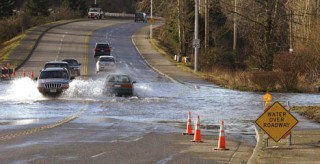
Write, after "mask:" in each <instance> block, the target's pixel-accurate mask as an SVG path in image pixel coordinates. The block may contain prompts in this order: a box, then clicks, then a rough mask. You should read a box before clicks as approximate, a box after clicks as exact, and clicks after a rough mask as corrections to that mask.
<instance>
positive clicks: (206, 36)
mask: <svg viewBox="0 0 320 164" xmlns="http://www.w3.org/2000/svg"><path fill="white" fill-rule="evenodd" d="M204 3H205V7H204V17H205V22H204V26H205V28H204V50H205V51H207V48H208V46H209V8H208V0H205V1H204Z"/></svg>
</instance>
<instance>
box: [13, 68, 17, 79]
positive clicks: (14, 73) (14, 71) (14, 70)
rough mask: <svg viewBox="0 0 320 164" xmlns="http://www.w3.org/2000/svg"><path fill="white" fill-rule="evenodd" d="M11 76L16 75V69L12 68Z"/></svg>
mask: <svg viewBox="0 0 320 164" xmlns="http://www.w3.org/2000/svg"><path fill="white" fill-rule="evenodd" d="M12 76H13V77H15V76H16V69H15V68H13V70H12Z"/></svg>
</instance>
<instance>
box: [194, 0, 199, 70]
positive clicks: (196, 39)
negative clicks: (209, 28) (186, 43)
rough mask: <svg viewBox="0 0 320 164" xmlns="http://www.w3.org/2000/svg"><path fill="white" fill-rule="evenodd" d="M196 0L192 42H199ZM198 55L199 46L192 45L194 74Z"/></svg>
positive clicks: (196, 3) (196, 2)
mask: <svg viewBox="0 0 320 164" xmlns="http://www.w3.org/2000/svg"><path fill="white" fill-rule="evenodd" d="M198 2H199V1H198V0H195V6H194V12H195V18H194V42H199V18H198V9H199V7H198V6H199V4H198ZM198 53H199V44H198V45H194V72H197V70H198Z"/></svg>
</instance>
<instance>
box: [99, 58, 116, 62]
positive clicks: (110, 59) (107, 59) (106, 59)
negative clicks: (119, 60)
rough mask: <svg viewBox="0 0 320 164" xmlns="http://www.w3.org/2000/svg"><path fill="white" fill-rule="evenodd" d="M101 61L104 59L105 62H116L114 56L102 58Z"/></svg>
mask: <svg viewBox="0 0 320 164" xmlns="http://www.w3.org/2000/svg"><path fill="white" fill-rule="evenodd" d="M100 61H103V62H114V58H100Z"/></svg>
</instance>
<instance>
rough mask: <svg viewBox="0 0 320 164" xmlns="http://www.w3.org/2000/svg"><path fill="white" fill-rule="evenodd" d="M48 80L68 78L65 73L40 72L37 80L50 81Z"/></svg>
mask: <svg viewBox="0 0 320 164" xmlns="http://www.w3.org/2000/svg"><path fill="white" fill-rule="evenodd" d="M50 78H65V79H67V78H69V77H68V73H67V71H42V72H41V73H40V76H39V79H50Z"/></svg>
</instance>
